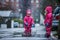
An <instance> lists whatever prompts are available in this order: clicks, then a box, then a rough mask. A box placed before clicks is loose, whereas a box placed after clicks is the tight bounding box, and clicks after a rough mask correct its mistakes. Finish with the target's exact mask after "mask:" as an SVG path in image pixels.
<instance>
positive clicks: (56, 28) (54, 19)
mask: <svg viewBox="0 0 60 40" xmlns="http://www.w3.org/2000/svg"><path fill="white" fill-rule="evenodd" d="M53 16H54V14H53ZM58 25H59V20H57V19H56V17H53V21H52V30H53V31H56V30H58Z"/></svg>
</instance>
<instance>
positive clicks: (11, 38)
mask: <svg viewBox="0 0 60 40" xmlns="http://www.w3.org/2000/svg"><path fill="white" fill-rule="evenodd" d="M36 25H38V24H36ZM37 27H39V29H35V28H32V29H33V30H32V36H31V37H22V33H23V28H22V29H18V28H17V29H6V30H0V40H47V38H46V37H45V29H44V26H37Z"/></svg>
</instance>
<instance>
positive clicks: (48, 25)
mask: <svg viewBox="0 0 60 40" xmlns="http://www.w3.org/2000/svg"><path fill="white" fill-rule="evenodd" d="M45 11H46V17H45V20H44V24H45V27H46V37H50V33H51V28H52V18H53V16H52V6H47V7H46V9H45Z"/></svg>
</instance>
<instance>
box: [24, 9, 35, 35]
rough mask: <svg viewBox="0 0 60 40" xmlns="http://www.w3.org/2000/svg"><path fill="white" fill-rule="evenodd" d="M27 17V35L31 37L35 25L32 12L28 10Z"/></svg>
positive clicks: (25, 20) (25, 26) (25, 21)
mask: <svg viewBox="0 0 60 40" xmlns="http://www.w3.org/2000/svg"><path fill="white" fill-rule="evenodd" d="M26 12H27V14H26V16H25V17H24V28H25V34H26V35H31V27H32V26H33V25H34V20H33V17H32V16H31V10H30V9H28V10H27V11H26Z"/></svg>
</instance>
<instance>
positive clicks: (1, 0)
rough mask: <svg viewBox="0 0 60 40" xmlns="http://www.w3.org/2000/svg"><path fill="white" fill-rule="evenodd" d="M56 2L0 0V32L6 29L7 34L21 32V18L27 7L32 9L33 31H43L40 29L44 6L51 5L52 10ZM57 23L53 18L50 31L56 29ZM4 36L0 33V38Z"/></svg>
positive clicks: (55, 0)
mask: <svg viewBox="0 0 60 40" xmlns="http://www.w3.org/2000/svg"><path fill="white" fill-rule="evenodd" d="M56 2H57V0H0V31H1V32H0V33H4V32H5V31H6V33H7V34H9V35H11V33H13V34H14V33H17V34H19V33H20V31H21V32H22V31H23V30H24V26H23V18H24V17H25V15H26V10H27V9H31V10H32V16H33V18H34V22H35V27H32V30H33V32H37V34H39V33H41V34H42V33H43V32H44V33H45V31H41V30H40V29H42V30H45V27H44V23H43V22H44V19H45V7H46V6H48V5H51V6H52V7H53V11H54V9H55V8H56V6H57V5H56ZM58 23H59V21H58V20H56V19H55V20H53V22H52V33H55V32H56V31H57V27H58V25H59V24H58ZM36 28H37V29H36ZM39 28H40V29H39ZM38 29H39V30H40V31H41V32H40V31H38ZM36 30H37V31H36ZM7 34H5V36H7ZM41 34H40V35H41ZM19 35H20V34H19ZM34 35H35V34H34ZM42 35H44V34H42ZM5 36H4V35H2V34H0V38H4V37H5ZM17 36H18V35H17ZM9 37H11V36H9ZM18 37H19V36H18ZM42 39H43V37H42Z"/></svg>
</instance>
